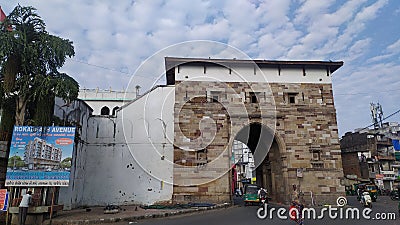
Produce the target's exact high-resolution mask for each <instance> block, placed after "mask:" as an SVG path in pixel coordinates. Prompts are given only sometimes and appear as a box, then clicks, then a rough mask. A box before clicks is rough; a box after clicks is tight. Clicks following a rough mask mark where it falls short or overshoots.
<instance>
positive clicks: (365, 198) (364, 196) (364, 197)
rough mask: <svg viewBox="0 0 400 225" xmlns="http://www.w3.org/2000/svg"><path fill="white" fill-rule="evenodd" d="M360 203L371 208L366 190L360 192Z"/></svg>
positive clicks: (369, 197) (370, 200) (370, 201)
mask: <svg viewBox="0 0 400 225" xmlns="http://www.w3.org/2000/svg"><path fill="white" fill-rule="evenodd" d="M361 204H363V206H364V207H368V208H372V199H371V196H370V195H369V193H368V192H367V191H365V192H363V193H362V197H361Z"/></svg>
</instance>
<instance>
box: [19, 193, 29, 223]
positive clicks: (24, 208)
mask: <svg viewBox="0 0 400 225" xmlns="http://www.w3.org/2000/svg"><path fill="white" fill-rule="evenodd" d="M31 202H32V191H28V192H26V194H24V195H23V196H22V200H21V203H20V204H19V215H18V217H19V225H25V220H26V215H27V214H28V208H29V205H30V204H31Z"/></svg>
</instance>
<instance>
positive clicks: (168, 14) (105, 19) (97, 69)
mask: <svg viewBox="0 0 400 225" xmlns="http://www.w3.org/2000/svg"><path fill="white" fill-rule="evenodd" d="M16 2H18V1H4V2H2V3H0V5H1V7H2V9H3V10H4V12H5V13H6V14H7V15H8V14H9V13H10V12H11V11H12V9H13V8H14V7H15V6H16V4H17V3H16ZM116 2H118V3H116ZM19 4H20V5H21V6H28V5H29V6H33V7H35V8H37V12H38V14H39V15H40V16H41V17H42V19H43V20H44V21H45V22H46V25H47V27H46V28H47V31H48V32H49V33H51V34H53V35H57V36H59V37H62V38H67V39H69V40H71V41H73V45H74V47H75V57H74V58H72V59H68V60H67V61H66V63H65V65H64V66H63V67H62V68H61V69H60V71H63V72H66V73H68V74H69V75H70V76H72V77H74V78H75V79H76V80H77V81H78V82H79V84H80V87H81V88H97V87H99V88H100V89H110V87H111V89H112V90H123V89H125V88H127V87H128V86H129V87H131V86H132V85H129V84H132V83H133V84H134V85H133V86H132V87H134V86H135V85H140V86H141V87H142V90H141V92H144V91H145V90H147V89H149V88H150V87H151V85H153V84H154V81H155V80H156V79H157V77H158V75H159V74H158V75H157V74H151V73H148V74H141V75H140V76H139V75H138V76H136V77H135V74H137V73H136V71H137V70H138V68H139V67H140V65H142V64H143V63H144V62H146V59H148V58H149V57H151V56H153V55H154V54H156V53H157V52H159V51H160V50H162V49H165V48H167V47H169V46H171V45H176V44H178V43H182V42H189V41H194V40H207V41H213V42H221V43H224V44H226V45H229V46H232V47H233V48H235V49H238V50H240V51H242V52H243V53H244V54H246V55H248V56H249V57H251V58H253V59H268V60H321V61H329V60H332V61H344V66H343V67H341V68H340V69H339V70H337V71H336V72H335V73H334V74H333V78H332V79H333V80H332V85H333V92H334V99H335V107H336V111H337V119H338V128H339V136H342V135H344V133H345V132H348V131H353V130H354V129H356V128H360V127H366V126H368V125H371V123H372V120H371V113H370V103H371V102H374V103H378V102H379V103H380V104H381V105H382V108H383V113H384V116H389V115H390V114H392V113H393V112H396V111H398V110H399V109H400V104H399V103H400V101H399V96H400V24H399V23H398V21H400V1H398V0H337V1H334V0H323V1H321V0H268V1H260V0H235V1H229V0H219V1H207V0H190V1H186V0H168V1H167V0H165V1H162V0H150V1H149V0H143V1H141V0H137V1H133V0H132V1H127V0H121V1H107V0H96V1H91V0H68V1H67V0H20V1H19ZM203 50H204V51H203V52H200V53H199V52H192V51H191V50H190V49H188V50H187V51H185V52H184V53H183V52H180V53H176V54H178V55H172V56H181V57H182V56H185V57H190V56H196V57H199V56H202V55H204V56H203V57H208V56H209V55H210V54H211V53H209V52H207V50H208V49H203ZM210 51H211V50H210ZM165 56H167V55H165ZM170 56H171V55H170ZM154 66H155V67H160V68H164V64H161V63H160V65H154ZM132 77H133V79H132ZM159 82H160V81H159ZM161 82H165V81H161ZM387 122H400V113H398V114H395V115H394V116H392V117H390V118H389V119H387Z"/></svg>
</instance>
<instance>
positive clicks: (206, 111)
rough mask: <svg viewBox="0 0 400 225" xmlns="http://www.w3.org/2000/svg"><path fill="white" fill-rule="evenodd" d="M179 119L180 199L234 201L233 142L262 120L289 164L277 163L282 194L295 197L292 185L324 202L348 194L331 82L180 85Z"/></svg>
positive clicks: (276, 174) (177, 198) (177, 193)
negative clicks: (343, 184)
mask: <svg viewBox="0 0 400 225" xmlns="http://www.w3.org/2000/svg"><path fill="white" fill-rule="evenodd" d="M253 95H255V96H256V98H257V100H256V102H254V98H255V97H254V96H253ZM213 99H215V100H213ZM174 118H175V122H174V123H175V124H174V136H175V140H174V163H175V164H174V191H173V192H174V193H173V200H174V201H175V202H190V201H192V202H193V201H211V202H228V201H230V196H231V193H230V190H231V189H230V184H231V183H230V181H231V177H230V176H231V175H230V168H231V162H230V158H231V146H232V142H233V139H234V138H235V136H236V134H237V133H238V132H239V131H240V130H241V129H242V128H243V127H244V126H246V125H248V124H250V123H252V122H255V121H257V122H258V123H261V124H263V126H265V127H268V128H269V129H271V130H273V131H275V139H277V140H279V141H278V150H277V152H279V154H278V155H276V154H274V155H275V156H274V158H275V159H277V158H280V160H281V162H282V163H281V164H280V165H279V168H278V167H277V166H274V164H271V166H273V167H274V168H271V171H272V174H274V175H271V176H272V177H271V179H272V180H273V181H274V184H273V185H272V189H274V190H272V192H275V193H278V194H279V195H280V197H279V198H278V199H280V200H281V201H285V202H288V201H289V190H290V187H291V186H292V184H296V185H300V190H301V191H303V192H304V193H305V200H306V201H308V202H309V201H310V196H311V192H312V193H313V195H314V196H315V201H316V202H317V204H319V203H321V204H322V203H326V202H330V203H333V202H334V201H336V198H337V197H338V196H340V195H343V194H344V187H343V186H341V185H340V178H341V177H343V169H342V161H341V155H340V146H339V138H338V129H337V122H336V111H335V108H334V103H333V94H332V86H331V84H310V83H305V84H291V83H286V84H283V83H282V84H277V83H271V84H269V83H229V82H223V83H222V82H201V81H188V82H183V83H179V82H177V83H176V88H175V107H174ZM261 160H262V159H261ZM299 168H301V169H303V174H302V177H298V176H297V169H299ZM279 171H280V172H279ZM276 189H279V190H276ZM285 192H287V194H286V195H285Z"/></svg>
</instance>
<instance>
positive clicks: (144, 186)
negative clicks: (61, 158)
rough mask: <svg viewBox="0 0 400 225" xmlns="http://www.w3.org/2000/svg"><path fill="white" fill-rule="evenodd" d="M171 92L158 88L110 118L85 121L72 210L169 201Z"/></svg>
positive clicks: (72, 198) (171, 133)
mask: <svg viewBox="0 0 400 225" xmlns="http://www.w3.org/2000/svg"><path fill="white" fill-rule="evenodd" d="M174 96H175V94H174V87H173V86H164V87H158V88H155V89H154V90H152V91H150V92H149V93H147V94H146V95H144V96H142V97H141V98H139V99H136V100H135V101H134V102H131V103H129V104H127V105H125V106H123V107H122V109H121V110H119V111H118V112H117V116H116V117H106V116H93V117H90V118H89V120H88V124H87V128H86V129H87V130H86V132H85V134H86V137H83V139H85V143H84V144H83V145H82V146H81V147H80V149H78V150H77V155H76V158H77V159H76V168H75V170H76V173H75V175H74V177H73V178H72V179H75V180H76V182H74V187H73V191H72V196H71V200H70V201H71V205H72V208H76V207H79V206H104V205H107V204H116V205H123V204H153V203H156V202H160V201H170V200H171V198H172V181H173V177H172V176H173V175H172V174H173V173H172V169H173V165H172V163H171V161H172V160H173V107H174V100H175V99H174Z"/></svg>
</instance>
